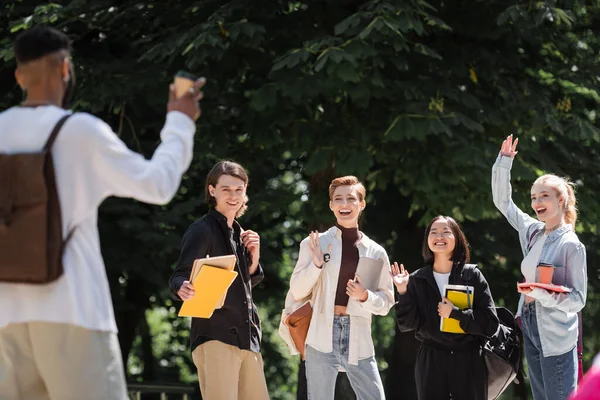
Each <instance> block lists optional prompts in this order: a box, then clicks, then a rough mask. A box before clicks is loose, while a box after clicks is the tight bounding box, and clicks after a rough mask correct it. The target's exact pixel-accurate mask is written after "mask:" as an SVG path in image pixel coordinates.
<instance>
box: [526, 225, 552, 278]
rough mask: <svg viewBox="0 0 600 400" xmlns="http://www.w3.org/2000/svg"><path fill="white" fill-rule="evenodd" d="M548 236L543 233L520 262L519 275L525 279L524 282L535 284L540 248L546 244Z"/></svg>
mask: <svg viewBox="0 0 600 400" xmlns="http://www.w3.org/2000/svg"><path fill="white" fill-rule="evenodd" d="M547 237H548V235H546V234H545V233H544V234H543V235H542V236H541V237H540V238H539V239H538V240H537V241H536V242H535V243H534V244H533V247H532V248H531V250H529V253H527V256H525V258H524V259H523V261H521V273H522V274H523V276H524V277H525V282H536V275H537V266H538V262H539V261H540V257H541V256H542V247H544V243H545V242H546V238H547Z"/></svg>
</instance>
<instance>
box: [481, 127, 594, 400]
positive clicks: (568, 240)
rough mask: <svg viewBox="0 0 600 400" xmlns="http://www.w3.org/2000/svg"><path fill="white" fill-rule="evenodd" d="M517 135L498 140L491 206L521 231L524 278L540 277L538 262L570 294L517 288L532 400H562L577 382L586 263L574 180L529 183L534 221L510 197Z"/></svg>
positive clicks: (544, 179)
mask: <svg viewBox="0 0 600 400" xmlns="http://www.w3.org/2000/svg"><path fill="white" fill-rule="evenodd" d="M517 143H518V139H517V140H514V141H513V138H512V135H511V136H508V137H507V138H506V140H504V142H503V143H502V147H501V150H500V154H499V155H498V159H497V160H496V163H495V164H494V167H493V170H492V194H493V198H494V204H495V205H496V207H497V208H498V209H499V210H500V212H502V214H503V215H504V216H505V217H506V219H507V220H508V222H509V223H510V224H511V225H512V227H513V228H515V230H517V232H518V233H519V239H520V243H521V249H522V251H523V255H524V259H523V261H522V262H521V272H522V273H523V276H524V277H525V281H526V282H537V281H538V268H537V267H538V266H539V265H541V264H543V265H549V266H552V267H553V275H552V284H554V285H560V286H566V287H567V288H568V289H569V290H570V292H557V291H554V290H552V291H551V290H546V289H542V288H539V287H535V288H531V287H528V288H524V287H519V288H518V291H519V293H521V299H520V301H519V310H518V312H517V316H520V317H521V323H522V328H523V340H524V346H525V357H526V359H527V364H528V368H529V378H530V380H531V389H532V391H533V397H534V399H535V400H541V399H544V400H563V399H567V398H568V396H569V394H570V393H571V392H572V391H573V390H574V389H575V387H576V385H577V338H578V329H579V327H578V317H577V313H578V312H579V311H581V309H582V308H583V307H584V305H585V300H586V294H587V264H586V251H585V246H584V245H583V244H582V243H581V242H580V241H579V238H578V237H577V234H575V231H574V227H575V222H576V220H577V209H576V199H575V193H574V192H573V187H572V184H571V183H570V182H569V181H568V180H566V179H564V178H561V177H559V176H556V175H551V174H547V175H543V176H541V177H539V178H538V179H537V180H536V181H535V182H534V183H533V186H532V187H531V208H532V209H533V211H534V212H535V214H536V216H537V219H535V218H532V217H530V216H529V215H528V214H526V213H524V212H523V211H521V210H520V209H519V208H518V207H517V206H516V205H515V203H514V202H513V201H512V198H511V193H512V188H511V185H510V169H511V167H512V163H513V160H514V158H515V156H516V154H517V150H516V149H517Z"/></svg>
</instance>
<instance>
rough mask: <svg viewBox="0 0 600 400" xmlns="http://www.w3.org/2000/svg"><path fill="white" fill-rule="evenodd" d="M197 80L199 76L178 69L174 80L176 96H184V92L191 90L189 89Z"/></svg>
mask: <svg viewBox="0 0 600 400" xmlns="http://www.w3.org/2000/svg"><path fill="white" fill-rule="evenodd" d="M197 80H198V77H196V76H195V75H192V74H190V73H189V72H186V71H178V72H177V73H176V74H175V81H174V83H175V96H176V97H177V98H180V97H181V96H183V95H184V94H186V93H187V92H189V90H190V89H191V88H193V87H194V83H195V82H196V81H197Z"/></svg>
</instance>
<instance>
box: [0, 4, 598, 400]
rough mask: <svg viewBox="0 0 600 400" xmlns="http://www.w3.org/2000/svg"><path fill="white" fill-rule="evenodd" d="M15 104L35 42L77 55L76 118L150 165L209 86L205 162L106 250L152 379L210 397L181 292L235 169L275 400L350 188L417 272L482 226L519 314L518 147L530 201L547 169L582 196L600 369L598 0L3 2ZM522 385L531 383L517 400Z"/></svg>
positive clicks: (128, 351) (405, 374)
mask: <svg viewBox="0 0 600 400" xmlns="http://www.w3.org/2000/svg"><path fill="white" fill-rule="evenodd" d="M0 9H1V10H2V12H1V13H0V22H1V24H0V33H1V34H0V59H2V60H3V64H2V66H1V67H0V89H2V92H3V93H6V95H5V96H3V98H2V100H0V104H1V105H2V106H4V107H8V106H10V105H14V104H17V103H18V102H19V101H20V99H21V93H20V92H19V90H18V88H17V87H16V83H15V82H14V78H13V77H12V75H13V70H14V62H13V56H12V51H11V48H10V46H11V41H12V40H13V39H14V36H15V35H16V34H17V33H18V32H20V31H21V30H22V29H25V28H26V27H28V26H31V25H33V24H36V23H50V24H53V25H55V26H57V27H59V28H61V29H64V30H65V31H67V32H68V33H69V34H70V35H71V36H72V37H73V39H74V45H75V52H74V60H75V62H76V64H77V77H78V82H79V85H78V86H79V88H80V90H79V92H78V96H77V104H76V108H77V109H78V110H85V111H89V112H92V113H94V114H96V115H98V116H100V117H102V118H103V119H105V120H106V121H107V122H109V123H110V124H111V125H112V126H113V128H114V129H115V131H116V132H118V133H119V135H120V136H121V138H122V139H123V140H124V141H125V142H126V143H127V144H128V145H129V146H130V147H131V148H133V149H134V150H136V151H140V152H142V153H143V154H145V155H146V156H150V155H151V154H152V151H153V149H154V148H155V146H156V144H157V141H158V130H159V129H160V126H161V125H162V123H163V119H164V104H165V102H166V87H167V84H168V82H169V81H170V80H171V77H172V76H173V74H174V73H175V72H176V71H177V70H178V69H180V68H185V69H188V70H190V71H193V72H197V73H198V74H201V75H203V76H206V77H207V78H208V84H207V86H206V92H205V93H206V99H205V100H204V101H203V109H204V115H203V117H202V118H201V120H200V122H199V130H198V134H197V138H196V145H195V158H194V162H193V164H192V166H191V168H190V170H189V171H188V173H187V174H186V176H185V178H184V181H183V183H182V187H181V189H180V191H179V193H178V195H177V197H176V198H175V200H174V202H173V203H171V204H170V205H169V206H167V207H154V206H147V205H143V204H140V203H137V202H132V201H130V200H122V199H110V200H109V201H107V202H106V203H105V204H104V205H103V207H102V210H101V215H100V223H101V225H100V231H101V238H102V245H103V253H104V256H105V259H106V264H107V270H108V275H109V280H110V282H111V289H112V293H113V299H114V304H115V311H116V315H117V320H118V324H119V330H120V340H121V347H122V349H123V353H124V356H125V358H126V359H127V358H129V359H128V361H129V363H128V364H129V367H130V368H129V372H130V376H131V377H132V378H133V379H139V380H141V379H143V380H162V381H177V380H182V381H191V380H193V379H194V369H193V366H192V363H191V360H190V357H189V351H188V348H187V340H188V333H187V323H185V322H184V321H183V320H181V319H179V318H177V317H176V312H177V305H176V304H174V303H173V302H172V300H171V299H170V297H169V293H168V290H167V288H166V286H167V279H168V277H169V275H170V272H171V266H172V264H173V263H174V261H175V260H176V258H177V254H178V250H179V241H180V238H181V235H182V233H183V232H184V230H185V229H186V227H187V225H189V223H191V222H192V221H193V220H195V219H196V218H198V217H199V216H201V215H202V214H203V213H204V212H206V206H205V205H203V203H202V200H203V194H202V191H203V184H204V177H205V175H206V173H207V172H208V169H209V168H210V166H211V165H212V164H213V163H214V162H215V161H216V160H218V159H221V158H233V159H235V160H237V161H239V162H241V163H242V164H243V165H245V166H246V167H247V168H248V169H249V171H250V193H249V194H250V198H251V202H250V209H249V212H248V213H247V215H245V216H244V217H243V220H242V221H241V222H242V224H243V225H244V226H247V227H252V228H253V229H255V230H257V231H258V232H259V233H260V234H261V236H262V243H263V246H262V247H263V249H262V252H263V254H262V261H263V264H264V266H265V269H266V274H267V278H266V279H265V281H264V283H263V284H261V285H260V286H259V288H257V290H256V299H257V301H258V303H259V308H260V312H261V316H262V320H263V327H264V356H265V361H266V366H265V373H266V374H267V379H268V382H269V387H270V391H271V393H272V397H273V398H274V399H275V398H277V399H286V398H292V397H293V393H294V392H295V390H296V389H295V386H296V382H297V374H298V361H297V359H295V358H290V357H288V356H287V351H286V349H285V346H284V345H283V343H282V342H281V341H280V340H279V338H278V337H277V333H276V331H277V324H278V322H279V315H280V310H281V308H282V305H283V299H284V296H285V293H286V290H287V286H288V280H289V276H290V274H291V270H292V268H293V266H294V263H295V257H296V255H297V249H298V243H299V241H300V240H301V239H302V238H303V237H304V236H305V235H306V233H307V232H308V230H309V229H324V228H326V227H327V226H329V225H330V224H331V223H332V222H333V220H332V217H331V213H330V211H329V209H328V207H327V201H328V198H327V186H328V184H329V182H330V180H331V178H333V177H335V176H338V175H342V174H355V175H357V176H359V177H360V178H361V179H362V180H363V181H364V182H365V184H366V186H367V189H368V196H367V201H368V207H367V210H366V213H365V216H364V219H363V221H362V229H363V230H364V231H365V232H366V233H367V234H369V236H371V237H372V238H374V239H375V240H377V241H379V242H380V243H382V244H384V246H385V247H386V249H387V250H388V251H389V253H390V256H391V258H392V259H396V260H398V261H401V262H403V263H404V264H405V265H406V266H407V267H408V268H409V269H410V270H411V271H413V270H415V269H417V268H419V267H420V266H421V263H422V262H421V257H420V245H421V240H422V233H423V226H424V224H425V223H426V222H427V221H428V220H429V219H430V218H431V217H432V216H434V215H436V214H439V213H442V214H450V215H452V216H454V217H456V218H457V219H458V220H459V221H461V222H462V223H463V226H464V228H465V231H466V233H467V236H468V237H469V239H470V241H471V244H472V247H473V251H474V257H473V259H474V261H475V262H477V263H478V264H480V266H481V267H482V269H483V271H484V273H485V274H486V277H487V278H488V281H490V284H491V287H492V290H493V294H494V298H495V300H496V301H497V303H499V304H504V305H506V306H508V307H509V308H510V309H512V310H514V309H515V308H516V300H517V296H516V294H515V291H514V284H515V282H516V281H518V280H520V278H519V269H518V265H519V262H520V260H521V254H520V250H519V248H518V243H517V239H516V235H515V234H514V233H513V232H512V231H511V228H510V227H509V225H508V224H507V223H506V222H505V221H504V220H503V219H502V218H501V216H500V214H499V213H498V212H497V211H496V210H495V208H494V206H493V204H492V201H491V194H490V173H491V165H492V162H493V160H494V158H495V156H496V154H497V152H498V149H499V145H500V142H501V140H502V138H503V137H505V136H506V135H507V134H509V133H514V134H516V135H517V136H518V137H519V138H520V153H519V156H518V158H517V161H516V163H515V167H514V169H513V186H514V188H515V201H516V202H517V203H518V204H519V205H520V206H522V208H523V209H524V210H526V209H527V203H528V200H527V197H528V195H527V193H528V191H529V187H530V185H531V183H532V182H533V180H534V179H535V177H536V176H538V175H539V174H541V173H542V172H544V171H551V172H555V173H558V174H563V175H569V176H571V177H572V178H573V179H574V180H575V181H576V182H577V183H578V188H579V190H578V199H579V208H580V211H581V220H580V223H579V224H578V227H577V230H578V233H579V234H580V237H581V238H582V241H583V242H584V243H585V244H586V245H587V248H588V272H589V277H590V282H589V287H590V290H589V298H588V305H587V307H586V309H585V311H584V337H585V344H586V353H585V357H586V363H589V361H590V358H591V356H592V355H593V354H594V353H595V352H598V351H599V350H600V336H599V335H598V334H597V332H598V331H599V326H598V321H600V318H598V316H599V315H600V310H599V309H598V305H597V304H600V303H599V302H598V301H597V300H598V293H597V291H598V288H600V283H599V281H598V280H599V276H598V275H599V274H598V267H597V263H596V261H597V260H598V257H599V254H598V250H597V249H598V248H599V247H598V246H597V245H598V243H597V242H598V239H597V236H596V233H597V230H598V226H599V225H598V224H599V220H598V215H600V213H598V211H599V210H598V207H600V206H599V205H598V203H597V202H596V201H595V193H596V192H597V191H598V189H600V188H599V187H598V185H599V184H598V181H599V180H598V173H597V171H599V170H600V169H599V167H600V165H599V162H598V157H597V154H596V153H597V150H596V149H597V148H598V142H599V138H600V136H599V131H598V122H597V121H596V108H597V106H598V102H599V100H598V93H597V89H598V80H597V78H596V76H595V74H594V72H595V71H596V70H597V69H598V66H599V60H598V57H597V54H598V50H599V47H600V46H599V43H598V39H597V37H598V33H599V31H600V18H599V17H600V8H599V5H598V2H597V1H576V2H558V1H540V2H523V3H515V2H509V1H503V0H496V1H456V2H452V3H451V4H450V3H448V2H442V1H430V2H424V1H420V0H407V1H395V0H382V1H376V0H372V1H363V0H360V1H359V0H338V1H333V0H329V1H326V0H306V1H268V2H252V1H249V0H231V1H163V2H144V1H122V2H118V3H117V2H111V1H104V0H92V1H88V2H85V3H84V2H83V1H77V0H74V1H60V2H59V1H57V2H55V3H42V4H38V3H37V2H32V1H25V0H22V1H18V0H15V1H5V2H4V3H3V4H2V5H0ZM374 320H375V323H374V332H373V335H374V337H375V341H376V352H377V356H378V360H379V363H380V369H381V371H382V374H383V376H384V380H385V383H386V389H387V393H388V398H414V388H413V387H412V384H411V380H412V374H413V373H414V367H413V364H412V362H413V361H412V360H413V359H414V351H415V349H416V345H415V341H414V337H413V335H412V334H410V333H409V334H402V335H400V334H398V333H397V332H395V328H394V322H393V312H391V313H390V315H389V316H388V317H386V318H375V319H374ZM524 390H525V388H524V387H523V385H521V390H520V393H521V394H520V396H521V397H522V398H524V396H526V394H524V393H525V392H524Z"/></svg>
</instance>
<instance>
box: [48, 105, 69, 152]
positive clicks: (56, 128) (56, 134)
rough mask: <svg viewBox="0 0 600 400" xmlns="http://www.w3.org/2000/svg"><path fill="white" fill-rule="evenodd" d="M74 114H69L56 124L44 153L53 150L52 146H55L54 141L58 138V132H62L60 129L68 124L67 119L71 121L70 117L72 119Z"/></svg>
mask: <svg viewBox="0 0 600 400" xmlns="http://www.w3.org/2000/svg"><path fill="white" fill-rule="evenodd" d="M72 115H73V114H71V113H69V114H67V115H65V116H63V117H61V119H59V120H58V122H57V123H56V125H54V129H52V132H51V133H50V136H48V140H47V141H46V144H45V145H44V149H43V151H44V153H45V152H48V151H50V149H51V148H52V145H53V144H54V141H55V140H56V137H57V136H58V132H60V129H61V128H62V126H63V125H64V124H65V122H67V119H69V117H71V116H72Z"/></svg>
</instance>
